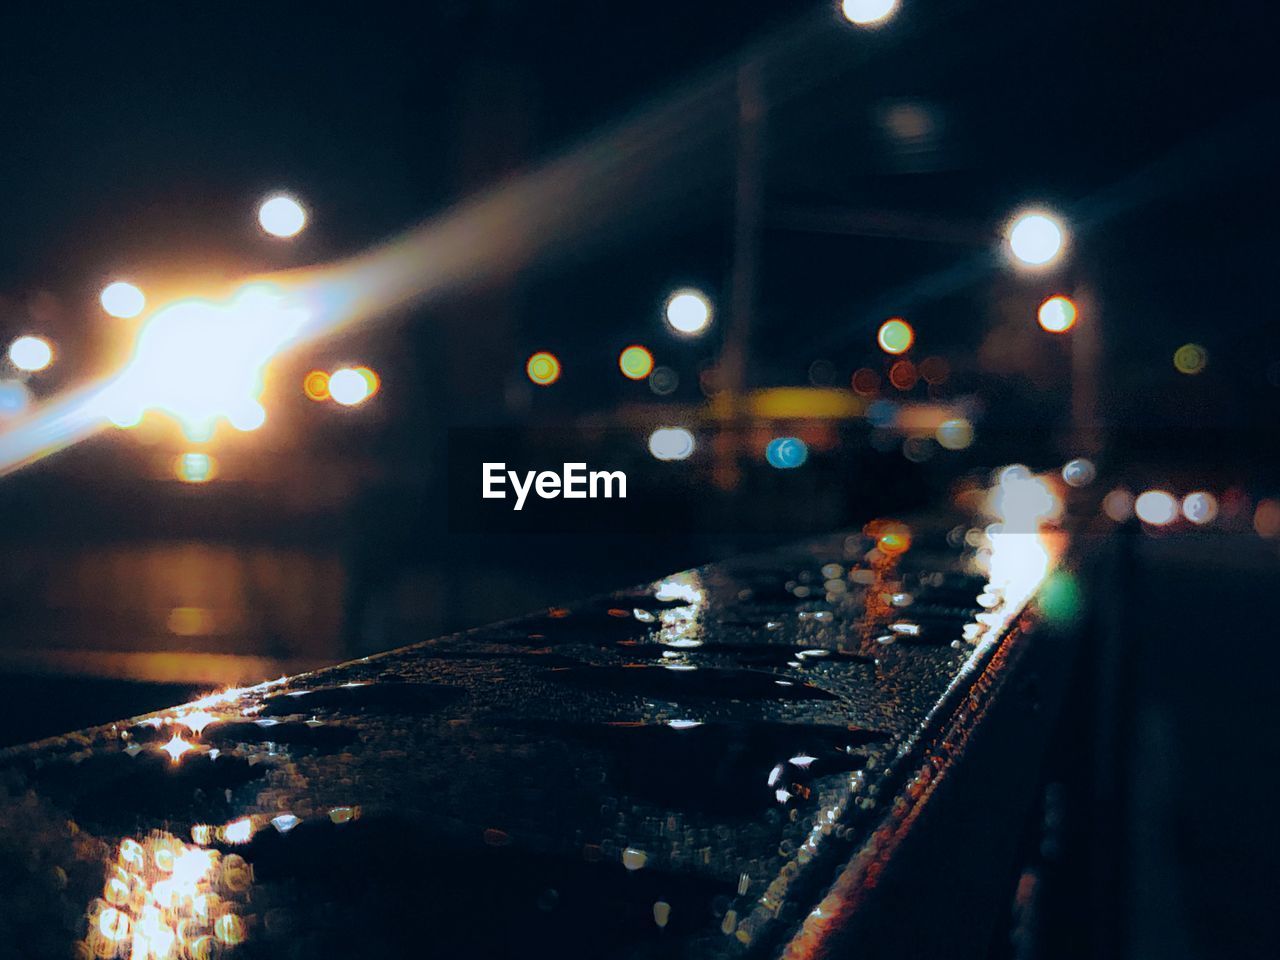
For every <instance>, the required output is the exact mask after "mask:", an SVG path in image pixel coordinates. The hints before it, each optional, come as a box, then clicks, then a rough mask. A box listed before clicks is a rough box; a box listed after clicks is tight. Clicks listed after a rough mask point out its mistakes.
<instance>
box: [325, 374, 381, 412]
mask: <svg viewBox="0 0 1280 960" xmlns="http://www.w3.org/2000/svg"><path fill="white" fill-rule="evenodd" d="M372 395H373V393H372V391H371V390H370V389H369V380H368V379H367V378H366V377H365V375H364V374H363V373H361V372H360V371H359V370H357V369H356V368H355V367H343V368H342V369H341V370H335V371H333V373H332V374H331V375H330V376H329V396H331V397H332V398H333V400H334V402H335V403H339V404H341V405H342V406H344V407H354V406H357V405H358V404H361V403H364V402H365V401H366V400H368V399H369V397H371V396H372Z"/></svg>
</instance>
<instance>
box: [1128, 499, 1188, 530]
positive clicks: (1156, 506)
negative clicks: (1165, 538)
mask: <svg viewBox="0 0 1280 960" xmlns="http://www.w3.org/2000/svg"><path fill="white" fill-rule="evenodd" d="M1133 512H1134V513H1136V514H1137V515H1138V519H1139V520H1141V521H1142V522H1143V523H1149V524H1151V525H1152V526H1153V527H1163V526H1165V525H1166V524H1170V523H1173V521H1174V520H1176V519H1177V518H1178V501H1177V500H1176V499H1175V498H1174V496H1173V494H1171V493H1168V492H1167V491H1164V490H1148V491H1146V492H1145V493H1142V494H1139V495H1138V499H1137V500H1135V501H1134V502H1133Z"/></svg>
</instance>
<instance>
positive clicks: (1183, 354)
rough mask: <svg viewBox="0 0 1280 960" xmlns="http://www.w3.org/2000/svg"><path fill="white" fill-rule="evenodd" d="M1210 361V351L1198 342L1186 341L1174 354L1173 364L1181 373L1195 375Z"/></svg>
mask: <svg viewBox="0 0 1280 960" xmlns="http://www.w3.org/2000/svg"><path fill="white" fill-rule="evenodd" d="M1208 363H1209V351H1207V350H1206V349H1205V348H1204V347H1202V346H1200V344H1198V343H1184V344H1183V345H1182V346H1180V347H1179V348H1178V349H1177V350H1176V351H1174V354H1173V365H1174V367H1175V368H1176V369H1177V371H1178V372H1179V373H1185V374H1187V375H1188V376H1195V375H1196V374H1197V373H1200V372H1201V371H1202V370H1203V369H1204V368H1205V366H1206V365H1207V364H1208Z"/></svg>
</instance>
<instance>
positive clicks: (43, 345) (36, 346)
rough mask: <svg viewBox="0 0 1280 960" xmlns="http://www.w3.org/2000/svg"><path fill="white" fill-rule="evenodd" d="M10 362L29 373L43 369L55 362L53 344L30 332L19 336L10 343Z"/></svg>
mask: <svg viewBox="0 0 1280 960" xmlns="http://www.w3.org/2000/svg"><path fill="white" fill-rule="evenodd" d="M9 362H10V363H12V364H13V365H14V366H15V367H17V368H18V369H19V370H25V371H27V372H28V373H34V372H35V371H37V370H43V369H44V368H45V367H47V366H49V364H51V363H53V344H51V343H50V342H49V341H48V340H46V339H45V338H44V337H36V336H31V335H30V334H28V335H26V336H22V337H18V339H16V340H14V341H13V343H11V344H9Z"/></svg>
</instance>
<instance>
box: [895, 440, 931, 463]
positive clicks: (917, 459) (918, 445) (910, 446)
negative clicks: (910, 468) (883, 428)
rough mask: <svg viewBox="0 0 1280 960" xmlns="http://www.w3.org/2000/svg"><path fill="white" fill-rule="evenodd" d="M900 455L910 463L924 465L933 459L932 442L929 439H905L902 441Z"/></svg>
mask: <svg viewBox="0 0 1280 960" xmlns="http://www.w3.org/2000/svg"><path fill="white" fill-rule="evenodd" d="M902 455H903V456H904V457H906V458H907V459H908V460H910V461H911V462H912V463H924V462H925V461H926V460H929V459H930V458H932V457H933V441H932V440H931V439H930V438H929V437H907V439H905V440H903V441H902Z"/></svg>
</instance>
